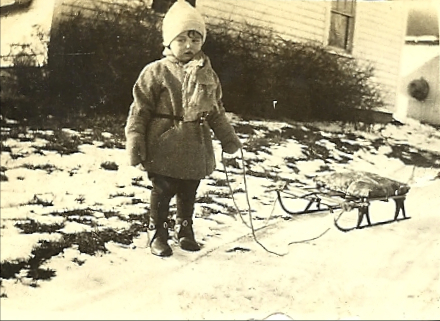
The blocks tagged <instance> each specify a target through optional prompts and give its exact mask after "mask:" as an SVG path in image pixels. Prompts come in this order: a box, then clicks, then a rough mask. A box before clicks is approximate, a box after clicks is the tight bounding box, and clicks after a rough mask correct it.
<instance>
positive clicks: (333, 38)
mask: <svg viewBox="0 0 440 321" xmlns="http://www.w3.org/2000/svg"><path fill="white" fill-rule="evenodd" d="M331 3H332V8H331V18H330V35H329V39H328V45H329V46H332V47H336V48H341V49H343V50H345V51H347V52H350V51H351V47H352V41H353V30H354V17H355V3H356V0H333V1H332V2H331Z"/></svg>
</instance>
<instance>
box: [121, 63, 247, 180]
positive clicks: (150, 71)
mask: <svg viewBox="0 0 440 321" xmlns="http://www.w3.org/2000/svg"><path fill="white" fill-rule="evenodd" d="M173 58H174V57H165V58H163V59H161V60H158V61H155V62H152V63H150V64H148V65H147V66H146V67H145V68H144V69H143V70H142V72H141V73H140V75H139V77H138V79H137V81H136V83H135V85H134V88H133V97H134V100H133V102H132V104H131V106H130V111H129V115H128V118H127V124H126V126H125V134H126V138H127V145H126V149H127V151H128V153H129V157H130V164H131V165H133V166H135V165H137V164H139V163H141V162H142V165H143V166H144V168H145V169H146V170H147V171H148V172H151V173H156V174H161V175H165V176H169V177H174V178H179V179H202V178H204V177H206V176H208V175H210V174H211V173H212V172H213V171H214V169H215V166H216V163H215V156H214V149H213V144H212V133H211V129H212V131H213V132H214V134H215V136H216V137H217V138H218V139H219V140H220V142H221V145H222V149H223V150H224V151H225V152H226V153H230V154H233V153H235V152H236V151H237V150H238V149H239V148H240V147H241V143H240V140H239V139H238V137H237V135H236V134H235V131H234V128H233V127H232V125H231V124H230V123H229V121H228V119H227V117H226V115H225V109H224V107H223V104H222V101H221V98H222V89H221V85H220V81H219V79H218V76H217V74H216V73H215V72H214V71H213V70H212V68H211V66H210V62H209V59H207V62H206V63H207V64H208V66H207V67H209V68H210V70H211V71H212V77H208V78H206V79H205V80H204V79H201V80H199V81H201V82H206V83H201V84H200V85H203V86H206V87H204V88H207V90H208V91H210V92H213V93H214V95H215V99H216V103H215V105H216V106H215V109H213V110H212V111H210V112H209V113H208V115H207V116H206V119H203V118H199V119H197V120H195V121H185V122H184V121H182V119H181V118H182V115H183V114H184V110H183V101H182V83H183V81H184V77H185V71H184V68H183V66H182V65H181V64H180V63H179V62H178V61H177V60H176V59H175V58H174V59H173ZM139 146H142V147H145V150H146V160H144V161H141V159H140V157H139V155H138V150H137V149H138V147H139Z"/></svg>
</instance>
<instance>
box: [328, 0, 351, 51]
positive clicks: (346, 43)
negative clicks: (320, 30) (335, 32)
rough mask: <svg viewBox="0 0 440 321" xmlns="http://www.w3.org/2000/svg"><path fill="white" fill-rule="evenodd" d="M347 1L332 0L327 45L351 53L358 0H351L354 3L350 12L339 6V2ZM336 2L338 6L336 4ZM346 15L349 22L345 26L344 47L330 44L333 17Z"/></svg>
mask: <svg viewBox="0 0 440 321" xmlns="http://www.w3.org/2000/svg"><path fill="white" fill-rule="evenodd" d="M344 1H345V2H346V1H347V0H332V1H331V4H330V19H329V21H328V33H327V47H329V48H331V49H333V50H335V51H337V52H341V53H346V54H351V53H352V51H353V37H354V28H355V21H356V0H349V1H350V2H351V4H352V7H351V9H350V12H347V11H344V10H340V9H339V8H338V7H337V4H338V3H341V2H344ZM335 3H336V6H335V5H334V4H335ZM335 16H338V17H341V16H342V17H344V18H347V20H348V22H347V24H346V27H345V36H344V47H343V48H342V47H340V46H337V45H335V44H330V39H331V33H332V19H333V17H335Z"/></svg>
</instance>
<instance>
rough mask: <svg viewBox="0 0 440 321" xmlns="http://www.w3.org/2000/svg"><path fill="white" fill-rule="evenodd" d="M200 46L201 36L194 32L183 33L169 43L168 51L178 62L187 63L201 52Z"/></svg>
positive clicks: (201, 43)
mask: <svg viewBox="0 0 440 321" xmlns="http://www.w3.org/2000/svg"><path fill="white" fill-rule="evenodd" d="M202 45H203V38H202V35H201V34H199V33H198V32H196V31H184V32H181V33H180V34H179V35H178V36H177V37H176V38H174V39H173V41H171V43H170V49H171V52H172V53H173V55H174V56H175V57H176V58H177V59H178V60H179V61H181V62H183V63H187V62H188V61H190V60H191V59H192V58H193V57H194V56H195V55H196V54H197V53H198V52H199V51H200V50H202Z"/></svg>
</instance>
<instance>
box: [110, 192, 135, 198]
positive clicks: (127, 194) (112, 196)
mask: <svg viewBox="0 0 440 321" xmlns="http://www.w3.org/2000/svg"><path fill="white" fill-rule="evenodd" d="M134 196H135V194H134V193H126V192H117V193H114V194H110V195H109V198H116V197H134Z"/></svg>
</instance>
